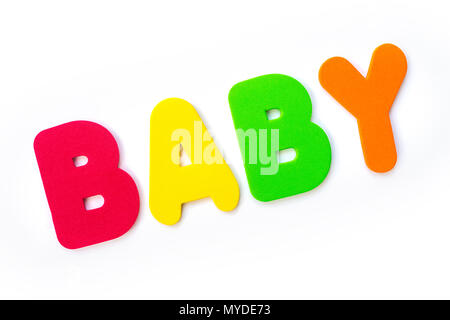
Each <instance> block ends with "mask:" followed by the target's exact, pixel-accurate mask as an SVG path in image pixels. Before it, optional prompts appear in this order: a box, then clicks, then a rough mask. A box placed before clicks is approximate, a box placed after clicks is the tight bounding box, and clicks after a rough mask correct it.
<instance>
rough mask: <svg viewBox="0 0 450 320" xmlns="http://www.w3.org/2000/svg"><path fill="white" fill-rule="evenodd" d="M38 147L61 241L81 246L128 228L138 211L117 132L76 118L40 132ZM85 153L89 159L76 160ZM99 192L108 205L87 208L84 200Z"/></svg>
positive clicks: (46, 190)
mask: <svg viewBox="0 0 450 320" xmlns="http://www.w3.org/2000/svg"><path fill="white" fill-rule="evenodd" d="M34 150H35V153H36V158H37V161H38V165H39V170H40V172H41V177H42V182H43V184H44V189H45V193H46V195H47V200H48V204H49V206H50V211H51V213H52V217H53V223H54V226H55V231H56V235H57V237H58V240H59V242H60V243H61V245H63V246H64V247H66V248H68V249H77V248H81V247H85V246H89V245H93V244H96V243H99V242H103V241H108V240H112V239H115V238H117V237H120V236H121V235H123V234H125V233H126V232H127V231H128V230H129V229H130V228H131V226H132V225H133V224H134V222H135V220H136V218H137V215H138V212H139V193H138V190H137V188H136V184H135V183H134V181H133V179H132V178H131V177H130V176H129V175H128V174H127V173H126V172H125V171H123V170H121V169H119V168H118V164H119V149H118V146H117V143H116V141H115V140H114V137H113V136H112V135H111V133H109V131H108V130H106V129H105V128H104V127H102V126H100V125H99V124H96V123H94V122H88V121H74V122H69V123H65V124H62V125H60V126H57V127H53V128H50V129H47V130H44V131H42V132H40V133H39V134H38V135H37V136H36V139H35V140H34ZM81 156H84V157H86V158H87V163H86V164H84V165H82V166H76V162H75V159H76V158H77V157H81ZM97 195H100V196H102V197H103V199H104V204H103V206H101V207H99V208H96V209H93V210H87V209H86V207H85V203H84V202H85V200H86V199H87V198H90V197H93V196H97Z"/></svg>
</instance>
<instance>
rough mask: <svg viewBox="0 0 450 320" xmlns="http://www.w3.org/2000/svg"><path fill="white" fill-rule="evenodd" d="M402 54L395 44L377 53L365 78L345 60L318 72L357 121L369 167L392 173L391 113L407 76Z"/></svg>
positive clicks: (327, 64)
mask: <svg viewBox="0 0 450 320" xmlns="http://www.w3.org/2000/svg"><path fill="white" fill-rule="evenodd" d="M406 69H407V63H406V57H405V55H404V54H403V52H402V51H401V50H400V49H399V48H397V47H396V46H394V45H392V44H383V45H381V46H379V47H378V48H376V49H375V51H374V52H373V55H372V61H371V62H370V67H369V72H368V73H367V77H366V78H364V76H363V75H361V73H359V72H358V70H356V69H355V67H353V66H352V65H351V63H350V62H348V61H347V60H346V59H344V58H340V57H334V58H331V59H328V60H327V61H325V62H324V63H323V65H322V67H321V68H320V71H319V80H320V83H321V84H322V87H323V88H324V89H325V90H326V91H328V93H329V94H331V95H332V96H333V98H335V99H336V100H337V101H338V102H339V103H340V104H341V105H342V106H343V107H344V108H346V109H347V110H348V111H349V112H350V113H351V114H352V115H353V116H354V117H356V119H357V120H358V128H359V135H360V138H361V146H362V149H363V153H364V159H365V161H366V165H367V167H369V169H371V170H373V171H375V172H386V171H389V170H391V169H392V168H393V167H394V166H395V163H396V162H397V151H396V149H395V140H394V134H393V132H392V127H391V121H390V119H389V110H390V109H391V106H392V104H393V103H394V100H395V97H396V96H397V92H398V90H399V89H400V86H401V84H402V82H403V79H404V77H405V75H406Z"/></svg>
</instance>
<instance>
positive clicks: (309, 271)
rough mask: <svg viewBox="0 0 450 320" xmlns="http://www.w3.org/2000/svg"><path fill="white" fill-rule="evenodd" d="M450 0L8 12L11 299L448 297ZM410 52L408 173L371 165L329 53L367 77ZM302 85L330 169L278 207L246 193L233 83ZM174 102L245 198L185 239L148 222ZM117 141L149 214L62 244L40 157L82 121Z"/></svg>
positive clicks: (0, 30) (105, 4)
mask: <svg viewBox="0 0 450 320" xmlns="http://www.w3.org/2000/svg"><path fill="white" fill-rule="evenodd" d="M449 12H450V10H449V7H448V1H444V0H443V1H431V0H427V1H411V0H409V1H392V0H387V1H380V0H378V1H359V0H355V1H343V0H340V1H334V0H332V1H292V2H291V1H274V0H272V1H262V0H258V1H243V0H238V1H231V0H228V1H221V2H219V1H211V0H209V1H192V0H190V1H179V2H178V1H111V0H109V1H92V0H90V1H60V0H58V1H2V3H1V4H0V110H1V117H0V130H1V131H0V146H1V152H2V156H1V169H0V178H1V204H0V206H1V207H0V208H1V210H0V298H161V299H162V298H194V299H195V298H254V299H259V298H450V210H449V201H448V196H449V191H450V187H449V178H450V175H449V173H450V172H449V171H450V169H449V164H450V163H449V161H450V150H449V144H450V143H449V137H450V135H449V134H450V128H449V116H450V83H449V73H450V62H449V61H450V19H449ZM386 42H390V43H394V44H396V45H397V46H399V47H400V48H402V49H403V50H404V52H405V53H406V55H407V58H408V64H409V65H408V74H407V76H406V78H405V82H404V83H403V87H402V88H401V91H400V93H399V95H398V97H397V100H396V102H395V104H394V106H393V109H392V110H391V119H392V124H393V128H394V134H395V137H396V142H397V148H398V162H397V166H396V167H395V168H394V169H393V170H392V171H391V172H389V173H387V174H375V173H373V172H371V171H370V170H369V169H368V168H367V167H366V166H365V164H364V161H363V156H362V151H361V147H360V142H359V136H358V131H357V125H356V121H355V119H354V118H353V117H352V116H351V115H350V114H349V113H348V112H347V111H345V110H344V108H343V107H341V106H340V105H339V104H338V103H337V102H335V101H334V100H333V98H331V97H330V96H329V95H328V94H327V92H325V91H324V90H323V89H322V87H321V86H320V84H319V81H318V71H319V67H320V65H321V64H322V63H323V62H324V61H325V60H326V59H327V58H330V57H332V56H336V55H338V56H343V57H345V58H347V59H349V60H350V61H351V62H352V63H353V64H354V65H355V66H356V67H357V68H358V69H359V70H360V71H361V72H363V73H364V74H365V73H366V72H367V69H368V64H369V61H370V57H371V54H372V51H373V50H374V49H375V48H376V47H377V46H379V45H381V44H383V43H386ZM268 73H283V74H287V75H290V76H292V77H294V78H296V79H298V80H299V81H300V82H301V83H302V84H303V85H304V86H305V87H306V88H307V90H308V91H309V93H310V95H311V99H312V102H313V121H314V122H315V123H317V124H319V125H320V126H321V127H322V128H323V129H324V130H325V131H326V132H327V134H328V136H329V138H330V141H331V144H332V151H333V161H332V166H331V170H330V173H329V175H328V177H327V179H326V180H325V182H324V183H323V184H322V185H320V186H319V187H318V188H316V189H315V190H313V191H311V192H308V193H306V194H302V195H297V196H294V197H291V198H288V199H282V200H279V201H274V202H271V203H261V202H258V201H257V200H255V199H253V198H252V196H251V195H250V193H249V188H248V185H247V180H246V177H245V173H244V168H243V166H242V164H241V161H240V155H239V148H238V144H237V139H236V136H235V133H234V127H233V123H232V119H231V114H230V111H229V106H228V102H227V95H228V91H229V89H230V88H231V87H232V86H233V85H234V84H235V83H237V82H239V81H242V80H246V79H249V78H252V77H255V76H258V75H263V74H268ZM169 97H180V98H184V99H186V100H188V101H189V102H191V103H192V104H193V105H194V106H195V107H196V108H197V110H198V112H199V113H200V115H201V117H202V118H203V120H204V122H205V124H206V126H207V127H208V128H209V130H210V132H211V133H212V135H213V137H214V139H215V142H216V143H217V145H218V146H219V147H220V148H221V149H222V150H224V153H225V157H226V159H227V160H228V162H229V163H230V166H231V168H232V170H233V172H234V173H235V175H236V178H237V179H238V181H239V184H240V190H241V200H240V204H239V206H238V207H237V209H236V210H234V212H233V213H223V212H220V211H218V210H217V209H216V208H215V207H214V204H213V202H212V201H211V200H210V199H204V200H201V201H196V202H193V203H189V204H187V205H185V206H184V210H183V218H182V220H181V222H180V223H178V224H177V225H176V226H172V227H168V226H165V225H162V224H160V223H159V222H157V221H156V220H155V219H154V218H153V217H152V215H151V213H150V211H149V209H148V184H149V181H148V175H149V169H148V167H149V157H148V153H149V119H150V114H151V111H152V109H153V107H154V106H155V105H156V104H157V103H158V102H159V101H161V100H163V99H165V98H169ZM80 119H85V120H91V121H95V122H98V123H100V124H102V125H104V126H105V127H106V128H108V129H109V130H110V131H111V132H112V133H113V134H114V136H115V137H116V139H117V141H118V143H119V147H120V152H121V163H120V165H121V167H122V168H124V169H125V170H127V171H128V172H129V173H130V174H131V175H132V176H133V178H134V179H135V181H136V183H137V185H138V188H139V191H140V196H141V210H140V214H139V217H138V220H137V222H136V224H135V225H134V227H133V228H132V229H131V230H130V231H129V232H128V233H127V234H126V235H124V236H123V237H121V238H119V239H116V240H113V241H110V242H107V243H103V244H99V245H95V246H92V247H87V248H84V249H80V250H75V251H71V250H67V249H64V248H63V247H62V246H61V245H60V244H59V243H58V241H57V239H56V236H55V232H54V229H53V224H52V220H51V215H50V211H49V208H48V205H47V201H46V198H45V194H44V189H43V186H42V182H41V179H40V175H39V171H38V167H37V163H36V160H35V156H34V151H33V139H34V137H35V135H36V134H37V133H38V132H39V131H41V130H44V129H46V128H49V127H52V126H55V125H58V124H62V123H65V122H68V121H72V120H80Z"/></svg>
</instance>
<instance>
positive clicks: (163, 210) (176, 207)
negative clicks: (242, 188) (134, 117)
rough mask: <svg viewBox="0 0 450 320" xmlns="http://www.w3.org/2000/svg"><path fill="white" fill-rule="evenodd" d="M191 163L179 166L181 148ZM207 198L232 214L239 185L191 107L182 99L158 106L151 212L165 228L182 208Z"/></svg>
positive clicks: (154, 115)
mask: <svg viewBox="0 0 450 320" xmlns="http://www.w3.org/2000/svg"><path fill="white" fill-rule="evenodd" d="M180 145H181V147H182V150H183V151H185V152H186V154H187V156H188V157H189V159H190V161H191V164H190V165H186V166H181V164H180V153H181V148H180ZM205 197H211V198H212V200H213V201H214V203H215V205H216V207H217V208H219V209H220V210H222V211H231V210H233V209H234V208H235V207H236V205H237V203H238V201H239V186H238V183H237V181H236V179H235V177H234V175H233V173H232V172H231V170H230V168H229V167H228V165H227V164H226V163H225V161H224V159H223V157H222V155H221V153H220V151H219V150H218V148H217V146H216V145H215V144H214V141H213V140H212V138H211V136H210V135H209V133H208V131H207V130H206V127H205V125H204V124H203V122H202V120H201V119H200V116H199V115H198V114H197V112H196V111H195V109H194V107H193V106H192V105H191V104H190V103H188V102H187V101H185V100H182V99H177V98H171V99H166V100H164V101H162V102H160V103H159V104H158V105H157V106H156V107H155V108H154V109H153V112H152V115H151V119H150V211H151V212H152V214H153V216H154V217H155V218H156V220H158V221H159V222H161V223H163V224H167V225H173V224H175V223H177V222H178V221H179V220H180V218H181V207H182V204H183V203H186V202H190V201H194V200H198V199H202V198H205Z"/></svg>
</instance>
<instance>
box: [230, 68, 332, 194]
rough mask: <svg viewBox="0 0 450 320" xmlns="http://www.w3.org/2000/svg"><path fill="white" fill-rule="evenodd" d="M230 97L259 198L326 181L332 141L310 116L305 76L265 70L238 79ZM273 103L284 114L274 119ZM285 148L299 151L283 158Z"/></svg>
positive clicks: (252, 188)
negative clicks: (271, 114)
mask: <svg viewBox="0 0 450 320" xmlns="http://www.w3.org/2000/svg"><path fill="white" fill-rule="evenodd" d="M228 98H229V102H230V108H231V114H232V116H233V121H234V126H235V128H236V131H237V134H238V139H239V145H240V148H241V153H242V157H243V159H244V167H245V172H246V175H247V180H248V184H249V187H250V191H251V193H252V195H253V196H254V197H255V198H256V199H258V200H261V201H271V200H275V199H280V198H284V197H288V196H292V195H295V194H299V193H302V192H306V191H309V190H312V189H314V188H315V187H317V186H318V185H319V184H321V183H322V181H323V180H324V179H325V177H326V176H327V174H328V171H329V169H330V163H331V147H330V142H329V140H328V137H327V135H326V134H325V132H324V131H323V130H322V129H321V128H320V127H319V126H317V125H316V124H314V123H312V122H311V113H312V106H311V100H310V98H309V95H308V92H307V91H306V89H305V88H304V87H303V86H302V85H301V83H300V82H298V81H297V80H295V79H293V78H291V77H289V76H286V75H281V74H271V75H265V76H261V77H257V78H253V79H250V80H247V81H243V82H240V83H238V84H236V85H235V86H234V87H233V88H232V89H231V91H230V94H229V97H228ZM272 109H277V110H278V111H279V114H280V116H279V117H278V118H276V119H270V120H269V118H268V113H267V112H268V111H270V110H272ZM247 138H248V140H249V143H246V141H247ZM285 149H294V151H295V155H296V156H295V158H294V159H293V160H291V161H288V162H284V163H279V160H278V156H277V155H278V153H279V152H282V151H283V150H285Z"/></svg>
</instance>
